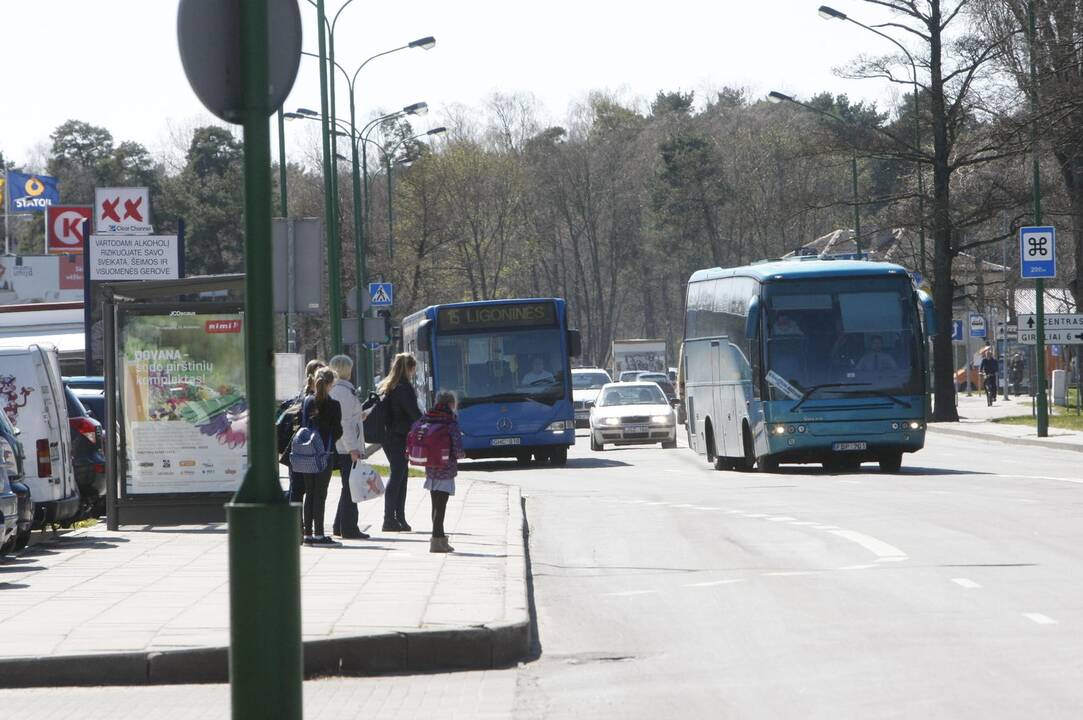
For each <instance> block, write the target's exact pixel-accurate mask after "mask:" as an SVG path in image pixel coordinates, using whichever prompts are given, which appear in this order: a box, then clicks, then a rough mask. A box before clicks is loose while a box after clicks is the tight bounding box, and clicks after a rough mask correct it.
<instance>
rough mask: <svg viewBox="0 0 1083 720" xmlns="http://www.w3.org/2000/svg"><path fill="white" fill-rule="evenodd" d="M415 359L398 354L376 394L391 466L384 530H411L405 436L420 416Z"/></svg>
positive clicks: (408, 355)
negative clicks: (383, 412) (380, 399)
mask: <svg viewBox="0 0 1083 720" xmlns="http://www.w3.org/2000/svg"><path fill="white" fill-rule="evenodd" d="M416 372H417V361H416V360H415V359H414V356H413V355H411V354H410V353H399V354H398V355H396V356H395V360H394V362H393V363H392V364H391V372H390V373H388V375H387V377H386V378H384V381H383V382H382V383H380V387H379V393H380V395H382V396H383V397H384V402H385V403H387V441H386V442H385V443H384V454H385V455H386V456H387V464H388V465H389V466H390V468H391V477H390V478H389V479H388V481H387V490H386V491H385V492H384V525H383V531H384V532H410V530H411V529H412V528H411V527H410V525H409V523H407V522H406V478H407V476H408V475H409V470H410V466H409V464H408V461H407V459H406V436H407V435H409V434H410V426H412V425H413V424H414V421H415V420H417V419H418V418H419V417H421V408H419V407H418V405H417V392H416V391H415V390H414V385H413V381H414V373H416Z"/></svg>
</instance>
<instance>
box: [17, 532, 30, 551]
mask: <svg viewBox="0 0 1083 720" xmlns="http://www.w3.org/2000/svg"><path fill="white" fill-rule="evenodd" d="M29 544H30V531H29V530H24V531H22V532H17V533H15V549H16V550H22V549H23V548H25V547H26V546H27V545H29Z"/></svg>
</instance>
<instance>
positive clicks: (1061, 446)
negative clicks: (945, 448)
mask: <svg viewBox="0 0 1083 720" xmlns="http://www.w3.org/2000/svg"><path fill="white" fill-rule="evenodd" d="M925 429H926V430H932V431H934V432H940V433H944V434H945V435H959V436H961V437H972V438H979V439H981V440H992V441H994V442H1002V443H1007V444H1008V445H1027V446H1032V447H1043V448H1052V449H1053V450H1072V451H1074V452H1083V445H1076V444H1073V443H1063V442H1055V441H1054V442H1050V441H1047V440H1038V439H1036V438H1035V439H1032V438H1014V437H1003V436H1001V435H990V434H988V433H984V432H981V431H979V430H964V429H962V428H957V427H948V426H946V425H945V424H944V423H929V424H928V425H926V426H925Z"/></svg>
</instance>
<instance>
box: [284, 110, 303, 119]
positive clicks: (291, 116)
mask: <svg viewBox="0 0 1083 720" xmlns="http://www.w3.org/2000/svg"><path fill="white" fill-rule="evenodd" d="M282 117H284V118H285V119H287V120H304V119H305V116H304V115H302V114H301V113H295V112H288V113H282Z"/></svg>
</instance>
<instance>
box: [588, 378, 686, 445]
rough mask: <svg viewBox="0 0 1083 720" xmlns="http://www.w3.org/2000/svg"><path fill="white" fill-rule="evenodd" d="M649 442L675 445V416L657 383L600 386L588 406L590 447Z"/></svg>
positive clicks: (644, 443)
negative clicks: (590, 404) (596, 395)
mask: <svg viewBox="0 0 1083 720" xmlns="http://www.w3.org/2000/svg"><path fill="white" fill-rule="evenodd" d="M651 443H661V444H662V447H664V448H675V447H677V416H676V414H675V413H674V412H673V408H672V407H671V406H670V404H669V401H668V400H667V399H666V395H665V393H663V392H662V389H661V388H660V387H658V384H657V383H653V382H626V383H609V384H607V385H604V386H603V387H602V389H601V390H600V391H599V392H598V399H597V400H596V401H595V402H594V405H593V407H591V409H590V449H591V450H604V449H605V446H606V445H646V444H651Z"/></svg>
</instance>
